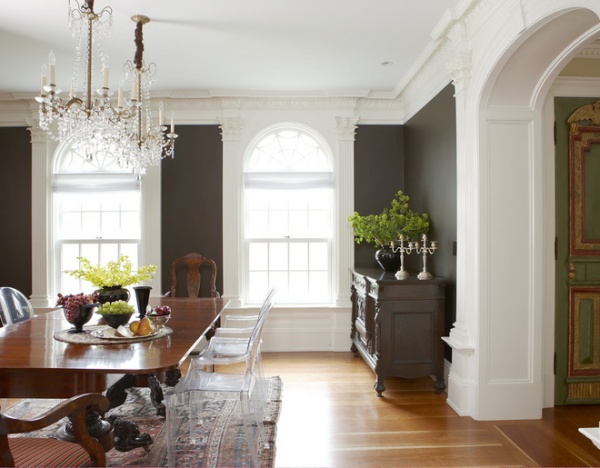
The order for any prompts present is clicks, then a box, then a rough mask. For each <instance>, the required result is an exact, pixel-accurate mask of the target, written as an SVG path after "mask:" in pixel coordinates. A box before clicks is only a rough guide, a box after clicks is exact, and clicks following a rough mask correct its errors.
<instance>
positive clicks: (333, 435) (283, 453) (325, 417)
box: [263, 352, 600, 467]
mask: <svg viewBox="0 0 600 468" xmlns="http://www.w3.org/2000/svg"><path fill="white" fill-rule="evenodd" d="M263 365H264V368H265V374H267V375H279V376H281V378H282V380H283V405H282V410H281V416H280V418H279V422H278V429H277V443H276V458H275V465H276V466H277V467H359V466H360V467H365V466H600V450H598V449H597V448H596V447H595V446H594V445H593V444H592V442H591V441H590V440H588V439H587V438H585V437H584V436H583V435H582V434H580V433H579V432H578V428H579V427H592V426H597V425H598V422H599V421H600V405H594V406H568V407H566V406H562V407H556V408H548V409H546V410H544V414H543V418H542V419H541V420H534V421H475V420H473V419H472V418H470V417H461V416H458V415H457V414H456V413H455V412H454V410H452V408H450V406H448V405H447V404H446V395H445V394H439V395H438V394H435V392H434V390H433V388H434V387H433V381H432V380H431V379H422V380H418V381H409V380H403V379H390V380H389V381H386V386H387V390H386V391H385V393H384V397H383V398H377V397H376V395H375V391H374V390H373V383H374V374H373V372H372V371H371V370H370V369H369V368H368V367H367V365H366V364H365V363H364V362H363V361H362V359H360V358H356V357H354V355H353V354H352V353H350V352H348V353H265V354H264V355H263Z"/></svg>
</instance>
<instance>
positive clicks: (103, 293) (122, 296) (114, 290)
mask: <svg viewBox="0 0 600 468" xmlns="http://www.w3.org/2000/svg"><path fill="white" fill-rule="evenodd" d="M96 292H97V293H98V302H99V303H100V304H105V303H107V302H116V301H125V302H129V298H130V297H131V293H130V292H129V290H128V289H126V288H123V287H121V286H105V287H103V288H101V289H98V291H96Z"/></svg>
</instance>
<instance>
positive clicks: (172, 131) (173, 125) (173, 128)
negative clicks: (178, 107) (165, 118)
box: [171, 112, 175, 133]
mask: <svg viewBox="0 0 600 468" xmlns="http://www.w3.org/2000/svg"><path fill="white" fill-rule="evenodd" d="M171 133H175V124H174V123H173V112H171Z"/></svg>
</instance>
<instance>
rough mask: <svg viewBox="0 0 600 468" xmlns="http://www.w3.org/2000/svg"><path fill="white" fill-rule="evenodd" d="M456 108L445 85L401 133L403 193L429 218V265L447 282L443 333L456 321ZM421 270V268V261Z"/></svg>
mask: <svg viewBox="0 0 600 468" xmlns="http://www.w3.org/2000/svg"><path fill="white" fill-rule="evenodd" d="M455 109H456V105H455V99H454V86H452V85H448V86H447V87H446V88H445V89H444V90H443V91H442V92H440V93H439V94H438V95H437V96H436V97H435V98H433V99H432V100H431V101H430V102H429V103H428V104H427V105H426V106H425V107H424V108H423V109H421V110H420V111H419V112H418V113H417V114H416V115H415V116H414V117H413V118H412V119H410V120H409V121H408V122H407V123H406V125H405V128H404V142H405V145H404V151H405V166H404V170H405V173H404V174H405V175H404V177H405V182H406V184H405V185H406V192H407V193H408V194H409V195H410V201H411V207H412V208H413V209H415V210H417V211H425V212H427V213H429V215H430V217H431V228H430V231H429V234H428V235H429V237H430V239H432V240H437V241H438V245H439V250H438V251H437V252H436V253H435V254H434V255H433V256H432V257H430V258H429V259H428V261H427V266H428V269H430V270H431V272H432V273H433V274H434V275H435V276H441V277H443V278H446V279H447V280H448V293H447V296H446V298H447V307H446V331H447V332H448V331H449V330H450V328H451V326H452V323H453V322H454V320H455V309H456V304H455V303H456V301H455V291H456V256H455V255H454V253H453V244H454V242H455V241H456V113H455ZM457 248H459V249H460V248H464V246H460V245H459V246H457ZM411 260H412V261H414V260H416V259H415V258H412V259H411ZM413 265H414V263H413ZM419 268H422V262H421V263H419Z"/></svg>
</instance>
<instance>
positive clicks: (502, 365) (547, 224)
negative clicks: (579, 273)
mask: <svg viewBox="0 0 600 468" xmlns="http://www.w3.org/2000/svg"><path fill="white" fill-rule="evenodd" d="M599 31H600V27H599V24H598V15H597V14H595V13H593V12H591V11H590V10H587V9H581V8H580V9H573V8H570V9H565V10H563V11H561V12H556V11H554V12H552V13H551V14H549V15H548V14H547V16H545V17H540V18H539V19H538V20H537V21H535V22H534V23H533V24H530V25H529V26H527V27H526V28H524V29H523V30H522V31H520V32H519V34H516V35H515V36H514V38H513V40H512V42H511V44H510V45H507V46H505V45H503V44H501V42H502V41H503V40H505V39H504V38H501V37H499V38H498V39H494V40H490V42H492V43H493V42H494V41H496V40H497V41H498V42H497V44H500V46H499V47H497V50H503V52H502V53H501V54H500V55H499V56H498V57H497V59H496V60H495V62H494V64H493V66H491V67H490V72H489V73H487V75H486V76H479V77H478V76H475V77H474V81H475V86H473V88H474V89H475V91H474V92H475V93H478V96H477V97H475V96H470V97H469V99H476V100H477V102H478V111H477V113H476V114H474V115H473V118H474V120H473V122H474V123H475V126H474V128H475V129H476V131H475V133H474V134H473V137H474V141H475V142H476V143H475V144H474V147H473V163H474V164H475V165H476V170H475V171H474V175H475V177H474V178H473V179H471V183H472V184H473V187H474V190H476V192H477V197H476V198H477V199H476V200H475V201H467V202H466V204H467V207H466V210H467V211H468V210H475V211H476V213H477V214H476V216H477V217H478V218H479V223H478V230H477V232H476V234H474V235H473V243H474V244H476V245H477V248H476V250H477V251H478V252H479V255H478V257H477V258H476V259H474V260H472V262H471V264H472V265H473V267H474V270H475V271H476V272H477V273H478V274H479V277H478V278H477V283H478V284H477V289H478V292H477V294H476V295H475V296H476V297H474V298H473V304H474V309H475V310H476V311H477V312H476V314H478V315H477V318H476V322H477V330H478V332H477V333H478V336H477V340H476V341H477V344H476V349H477V353H476V358H475V360H476V364H475V368H474V372H475V375H476V376H477V377H476V380H477V388H476V390H475V391H476V393H477V396H476V398H475V401H476V403H475V404H474V408H473V415H474V417H475V418H477V419H531V418H539V417H540V415H541V409H542V408H543V407H545V406H551V405H552V401H553V387H554V376H553V369H552V364H553V363H552V361H553V353H554V343H553V341H554V333H553V331H554V325H553V322H554V214H553V213H554V182H553V176H552V173H553V171H554V158H553V154H554V147H553V132H552V125H551V122H548V114H547V110H545V104H546V103H547V97H548V94H549V90H550V87H551V86H552V83H553V82H554V80H555V79H556V77H557V76H558V74H559V73H560V70H561V69H562V68H563V67H564V66H565V65H566V63H567V62H568V61H569V60H570V59H571V58H572V57H573V56H574V55H575V54H576V53H577V51H578V50H580V49H581V48H582V47H583V46H584V45H585V44H587V43H588V42H589V41H591V40H592V39H593V38H594V37H595V36H597V35H598V32H599ZM497 44H493V45H492V47H493V46H494V45H497ZM488 47H489V45H488ZM478 79H479V80H481V82H480V83H476V81H477V80H478ZM478 90H479V91H478ZM472 286H473V285H471V287H472Z"/></svg>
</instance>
